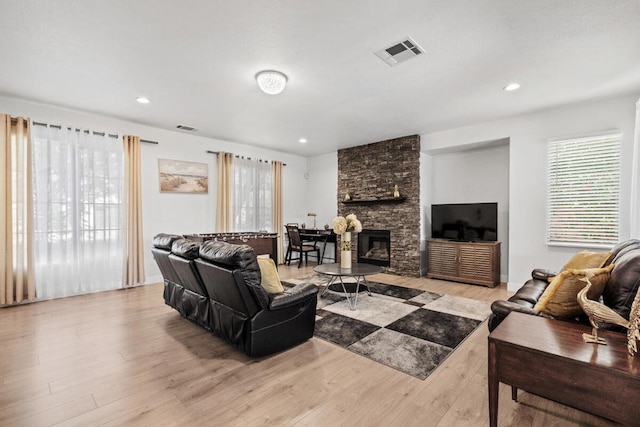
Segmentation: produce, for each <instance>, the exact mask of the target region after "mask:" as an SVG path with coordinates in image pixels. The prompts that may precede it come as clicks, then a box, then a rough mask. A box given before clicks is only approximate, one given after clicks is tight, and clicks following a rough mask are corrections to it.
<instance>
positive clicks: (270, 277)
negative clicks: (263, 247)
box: [258, 257, 284, 294]
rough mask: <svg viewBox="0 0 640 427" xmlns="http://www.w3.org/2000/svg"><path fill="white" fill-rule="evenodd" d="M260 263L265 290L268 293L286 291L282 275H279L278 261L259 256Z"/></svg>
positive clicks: (262, 283)
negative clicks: (281, 278) (281, 279)
mask: <svg viewBox="0 0 640 427" xmlns="http://www.w3.org/2000/svg"><path fill="white" fill-rule="evenodd" d="M258 265H259V266H260V275H261V276H262V282H261V283H260V284H261V285H262V287H263V288H264V290H265V291H266V292H267V293H268V294H281V293H283V292H284V287H282V283H280V277H278V269H277V268H276V263H275V262H273V260H272V259H271V258H262V257H259V258H258Z"/></svg>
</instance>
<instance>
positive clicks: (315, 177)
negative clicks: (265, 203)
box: [285, 151, 338, 259]
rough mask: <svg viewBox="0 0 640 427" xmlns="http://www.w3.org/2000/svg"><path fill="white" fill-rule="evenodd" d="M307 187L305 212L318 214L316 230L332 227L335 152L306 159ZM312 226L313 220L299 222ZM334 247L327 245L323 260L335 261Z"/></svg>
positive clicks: (335, 214) (334, 202) (336, 184)
mask: <svg viewBox="0 0 640 427" xmlns="http://www.w3.org/2000/svg"><path fill="white" fill-rule="evenodd" d="M307 171H308V174H309V175H308V183H307V184H308V185H307V188H308V189H307V193H306V197H305V206H306V207H307V210H306V211H305V212H304V215H306V214H307V212H315V213H317V214H318V216H317V217H316V223H317V226H318V228H323V227H324V225H325V224H328V225H329V227H331V226H332V222H333V218H335V217H336V216H337V215H338V205H337V200H338V153H337V152H336V151H334V152H332V153H329V154H323V155H320V156H314V157H310V158H309V159H307ZM285 222H286V221H285ZM292 222H306V223H307V225H309V226H310V225H312V224H313V218H309V217H305V218H303V219H301V220H299V221H297V220H296V221H292ZM334 251H335V247H334V245H327V249H326V252H325V258H327V257H328V258H332V259H335V252H334Z"/></svg>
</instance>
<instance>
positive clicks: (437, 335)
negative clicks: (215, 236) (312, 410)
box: [286, 275, 491, 380]
mask: <svg viewBox="0 0 640 427" xmlns="http://www.w3.org/2000/svg"><path fill="white" fill-rule="evenodd" d="M286 282H288V283H291V284H298V283H314V284H317V285H318V286H320V291H321V292H322V290H323V289H324V286H325V285H326V283H327V278H326V277H323V276H320V275H313V276H309V277H304V278H300V279H289V280H287V281H286ZM369 288H370V289H371V296H369V295H368V294H367V293H366V292H361V293H360V294H359V295H358V305H357V308H356V310H351V309H350V308H349V305H348V304H347V300H346V298H345V296H344V295H343V294H342V292H333V291H328V292H326V293H325V294H324V296H322V297H320V296H318V309H317V316H316V328H315V333H314V335H315V336H316V337H318V338H321V339H323V340H326V341H330V342H332V343H334V344H337V345H339V346H341V347H344V348H346V349H348V350H351V351H353V352H355V353H358V354H360V355H362V356H365V357H368V358H370V359H372V360H375V361H376V362H379V363H382V364H384V365H387V366H390V367H392V368H395V369H398V370H399V371H402V372H405V373H407V374H409V375H412V376H414V377H416V378H419V379H421V380H424V379H425V378H427V377H428V376H429V374H430V373H431V372H433V370H434V369H435V368H437V367H438V365H440V363H442V362H443V361H444V359H446V358H447V356H449V354H451V353H452V352H453V350H454V349H455V348H456V347H457V346H458V345H459V344H460V343H461V342H462V341H463V340H464V339H465V338H466V337H467V336H469V335H470V334H471V333H472V332H473V331H474V330H475V329H476V328H477V327H478V326H479V325H480V323H482V322H483V321H484V320H485V319H486V318H487V317H488V316H489V314H491V308H490V303H488V302H482V301H476V300H471V299H468V298H461V297H454V296H451V295H440V294H437V293H433V292H427V291H422V290H419V289H412V288H404V287H401V286H395V285H386V284H382V283H377V282H369Z"/></svg>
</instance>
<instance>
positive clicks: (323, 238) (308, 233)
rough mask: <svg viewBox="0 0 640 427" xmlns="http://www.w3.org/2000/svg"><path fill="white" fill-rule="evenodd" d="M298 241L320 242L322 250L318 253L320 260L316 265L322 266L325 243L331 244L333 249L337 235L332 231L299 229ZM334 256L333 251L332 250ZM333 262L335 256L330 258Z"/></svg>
mask: <svg viewBox="0 0 640 427" xmlns="http://www.w3.org/2000/svg"><path fill="white" fill-rule="evenodd" d="M300 240H302V241H305V242H306V241H312V242H320V243H322V250H321V251H320V260H318V264H322V263H323V261H324V251H325V249H326V247H327V243H333V246H334V248H335V245H336V242H337V235H336V233H334V232H333V230H331V229H329V230H317V229H312V228H301V229H300ZM334 254H335V250H334ZM332 259H333V261H335V260H336V259H335V255H334V257H333V258H332Z"/></svg>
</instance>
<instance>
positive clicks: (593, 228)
mask: <svg viewBox="0 0 640 427" xmlns="http://www.w3.org/2000/svg"><path fill="white" fill-rule="evenodd" d="M620 138H621V135H620V134H609V135H600V136H594V137H588V138H579V139H568V140H559V141H550V142H549V152H548V156H549V158H548V162H549V164H548V166H549V170H548V172H549V177H548V179H549V181H548V198H549V199H548V223H547V244H549V245H561V246H580V247H596V248H597V247H607V248H608V247H611V246H613V245H615V244H616V243H617V242H618V222H619V210H620V209H619V206H620V202H619V199H620V196H619V195H620Z"/></svg>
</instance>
